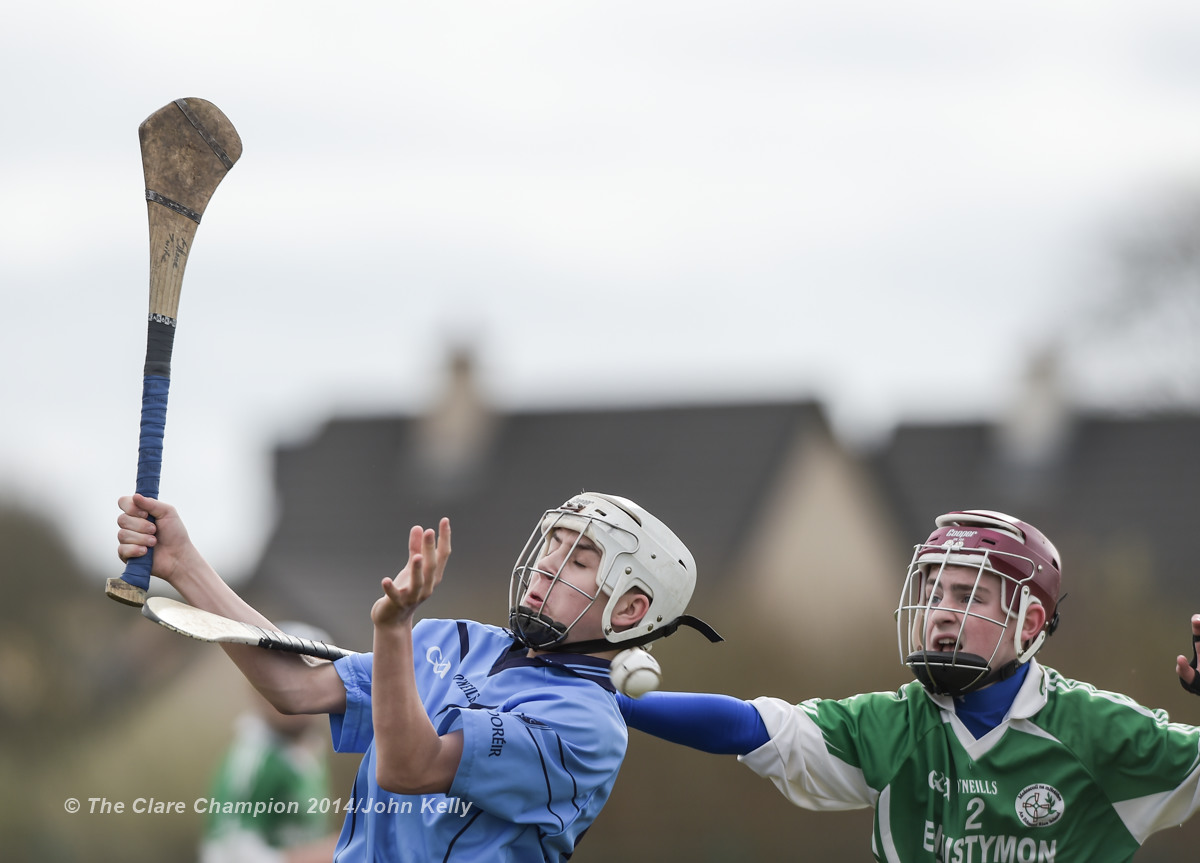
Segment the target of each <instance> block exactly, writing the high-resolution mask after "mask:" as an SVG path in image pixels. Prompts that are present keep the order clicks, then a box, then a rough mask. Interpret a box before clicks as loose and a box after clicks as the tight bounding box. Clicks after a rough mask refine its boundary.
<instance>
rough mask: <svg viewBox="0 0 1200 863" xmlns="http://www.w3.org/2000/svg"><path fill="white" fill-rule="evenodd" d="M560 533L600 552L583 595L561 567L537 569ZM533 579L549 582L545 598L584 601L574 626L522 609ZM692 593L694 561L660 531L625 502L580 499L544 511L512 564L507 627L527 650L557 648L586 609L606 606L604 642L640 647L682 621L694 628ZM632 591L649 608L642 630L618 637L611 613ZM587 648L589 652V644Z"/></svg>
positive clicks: (591, 495) (594, 496)
mask: <svg viewBox="0 0 1200 863" xmlns="http://www.w3.org/2000/svg"><path fill="white" fill-rule="evenodd" d="M558 529H565V530H570V531H574V532H575V533H576V534H577V535H578V536H577V537H576V539H575V544H576V545H578V544H579V542H581V541H582V538H583V537H586V538H587V539H588V540H589V541H591V542H592V543H594V544H595V546H596V547H597V549H598V550H599V552H600V565H599V567H598V569H597V572H596V584H595V586H594V588H591V589H589V590H588V591H583V590H580V589H579V588H578V587H575V586H574V585H572V584H570V583H569V582H567V581H566V580H565V579H563V578H562V577H561V576H562V568H561V567H560V569H559V571H557V572H546V571H544V570H540V569H538V563H539V561H540V560H542V559H543V558H544V557H545V555H546V551H545V550H546V543H547V542H548V541H549V540H550V538H551V536H552V535H553V533H554V531H556V530H558ZM573 553H574V548H572V549H571V550H570V553H568V554H567V556H566V558H565V559H568V560H569V559H570V557H571V554H573ZM535 575H541V576H542V577H544V578H548V579H550V586H549V588H548V590H547V595H546V597H545V598H544V599H548V598H549V594H550V592H552V591H560V592H561V591H566V590H574V591H576V592H579V593H583V594H584V595H585V596H586V597H587V599H588V603H587V605H586V606H585V608H584V610H583V611H582V612H580V613H579V615H577V616H576V617H575V619H574V620H570V621H555V620H551V619H550V618H549V617H547V616H546V615H543V614H541V613H540V612H536V611H534V610H532V609H530V608H527V607H524V606H521V605H520V600H521V599H522V597H524V596H525V594H526V593H527V591H528V589H529V585H530V583H531V582H532V580H533V577H534V576H535ZM695 586H696V561H695V559H694V558H693V557H692V554H691V552H690V551H688V549H687V546H685V545H684V544H683V542H682V541H680V539H679V537H677V536H676V535H675V534H674V533H673V532H672V531H671V530H670V529H669V528H668V527H667V526H666V525H665V524H663V523H662V522H661V521H659V520H658V519H657V518H655V517H654V516H653V515H651V514H650V513H648V512H647V511H646V510H644V509H642V508H641V507H640V506H638V505H637V504H636V503H634V502H633V501H631V500H628V499H626V498H623V497H617V496H616V495H610V494H600V493H596V492H583V493H582V494H578V495H576V496H575V497H573V498H571V499H570V500H568V501H567V502H566V503H564V504H563V505H562V506H559V507H556V508H555V509H550V510H547V511H546V512H545V513H544V514H543V515H542V517H541V519H539V521H538V525H537V527H536V528H535V529H534V531H533V534H532V535H531V536H530V538H529V541H528V542H527V543H526V544H525V548H524V549H523V550H522V552H521V554H520V556H519V557H518V558H517V562H516V564H515V565H514V567H513V572H512V579H511V581H510V583H509V626H510V627H511V628H512V630H513V632H514V634H515V635H516V636H517V638H518V639H519V640H520V641H521V642H522V643H524V644H526V645H527V646H529V647H533V648H536V649H541V650H546V649H555V647H556V646H557V645H560V644H562V642H563V641H564V640H565V639H566V638H567V637H568V635H569V634H570V632H571V628H572V627H573V626H574V625H575V624H576V623H577V622H578V621H579V620H580V618H582V617H583V615H584V613H586V611H587V609H588V608H591V607H592V606H593V605H594V604H595V603H596V602H599V601H603V602H604V603H605V607H604V614H603V619H602V627H603V642H602V643H603V644H611V645H618V644H622V643H626V642H634V641H635V640H636V641H637V643H645V642H646V641H649V640H652V639H653V638H656V637H661V636H662V635H667V634H670V632H673V631H674V629H675V628H677V626H678V625H679V623H681V622H682V623H689V625H694V624H693V623H690V622H691V621H693V620H694V619H693V618H689V617H688V616H687V615H685V614H684V611H685V610H686V608H687V604H688V602H689V601H690V600H691V598H692V591H693V590H694V589H695ZM589 587H590V586H589ZM634 589H637V590H640V591H642V592H643V593H645V594H646V596H647V597H648V598H649V600H650V605H649V608H648V610H647V612H646V614H645V615H644V616H643V618H642V620H641V622H640V623H638V624H637V625H635V626H633V627H630V628H628V629H624V630H618V629H616V628H615V627H614V626H613V623H612V614H613V610H614V609H615V608H616V606H617V603H618V601H619V600H620V598H621V597H622V596H623V595H625V594H626V593H628V592H629V591H630V590H634ZM602 597H603V599H602ZM697 628H699V627H697ZM701 631H703V630H701ZM713 635H715V633H713ZM717 638H718V639H719V636H717ZM588 644H589V648H590V649H594V647H593V646H592V645H591V642H589V643H588Z"/></svg>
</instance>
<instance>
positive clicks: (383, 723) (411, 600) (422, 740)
mask: <svg viewBox="0 0 1200 863" xmlns="http://www.w3.org/2000/svg"><path fill="white" fill-rule="evenodd" d="M449 557H450V520H449V519H447V518H443V519H442V520H441V523H440V524H439V525H438V532H437V534H434V532H433V530H424V529H422V528H421V527H413V528H412V530H411V531H410V532H409V537H408V564H407V565H406V566H405V567H404V569H403V570H401V571H400V573H399V574H398V575H397V576H396V577H395V578H394V579H393V578H385V579H384V580H383V583H382V587H383V594H384V595H383V596H381V597H380V598H379V599H378V600H376V601H375V605H374V606H373V607H372V609H371V621H372V622H373V623H374V624H375V647H374V654H375V655H374V665H375V671H374V682H373V686H374V693H373V697H372V699H371V719H372V722H373V724H374V726H375V748H376V755H377V759H376V781H377V782H378V783H379V787H380V788H382V789H383V790H385V791H391V792H394V793H398V794H425V793H431V792H439V793H442V792H446V791H448V790H449V789H450V783H451V782H453V781H454V774H455V773H456V772H457V771H458V764H459V760H460V759H461V757H462V745H463V744H462V734H461V733H460V732H452V733H450V734H447V735H445V736H444V737H441V736H439V735H438V733H437V731H436V729H434V727H433V723H432V722H431V721H430V719H429V716H428V714H426V712H425V707H424V705H423V704H422V703H421V696H420V693H419V692H418V690H417V681H416V676H415V674H414V671H413V643H412V627H413V615H414V614H415V613H416V610H417V608H418V607H419V606H420V605H421V603H422V602H424V601H425V600H426V599H428V598H429V597H430V596H432V595H433V591H434V590H435V589H436V588H437V586H438V584H439V583H440V582H441V580H442V575H443V573H444V572H445V569H446V561H447V560H448V559H449Z"/></svg>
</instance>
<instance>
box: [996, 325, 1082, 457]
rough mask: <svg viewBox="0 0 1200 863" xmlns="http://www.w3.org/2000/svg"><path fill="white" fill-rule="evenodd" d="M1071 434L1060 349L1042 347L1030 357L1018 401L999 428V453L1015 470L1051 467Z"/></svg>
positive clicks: (1011, 407)
mask: <svg viewBox="0 0 1200 863" xmlns="http://www.w3.org/2000/svg"><path fill="white" fill-rule="evenodd" d="M1070 432H1071V408H1070V405H1069V404H1068V403H1067V399H1066V397H1065V395H1064V393H1063V386H1062V363H1061V360H1060V357H1059V354H1058V351H1057V350H1055V349H1054V348H1053V347H1047V348H1043V349H1042V350H1039V351H1038V352H1037V353H1035V354H1034V355H1033V356H1032V357H1031V358H1030V360H1029V363H1028V364H1027V366H1026V368H1025V375H1024V380H1023V382H1022V385H1021V389H1020V391H1019V392H1018V394H1017V398H1016V401H1015V402H1014V403H1013V404H1012V405H1011V406H1010V407H1009V410H1008V413H1007V415H1006V416H1005V417H1004V418H1003V419H1002V420H1001V422H1000V426H999V428H998V429H997V443H998V445H999V447H1000V454H1001V455H1002V456H1003V459H1004V461H1005V463H1007V464H1008V465H1010V466H1013V467H1016V468H1024V469H1031V470H1039V469H1041V468H1046V467H1050V466H1052V465H1053V464H1055V463H1056V462H1057V461H1058V460H1059V458H1060V456H1061V455H1062V454H1063V451H1064V450H1065V449H1066V446H1067V443H1068V441H1069V438H1070Z"/></svg>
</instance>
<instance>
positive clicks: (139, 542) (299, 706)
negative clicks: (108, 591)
mask: <svg viewBox="0 0 1200 863" xmlns="http://www.w3.org/2000/svg"><path fill="white" fill-rule="evenodd" d="M117 503H118V506H119V507H120V509H121V514H120V515H119V516H118V517H117V526H118V528H119V529H118V531H117V543H118V545H117V554H118V555H119V556H120V558H121V560H123V561H127V560H130V559H133V558H137V557H141V556H143V555H145V554H146V550H147V549H148V548H153V549H154V550H155V553H154V561H153V569H152V574H153V575H154V576H156V577H158V578H161V579H163V580H164V581H166V582H167V583H168V584H170V585H171V586H172V587H173V588H175V589H176V590H177V591H179V593H180V594H181V595H182V596H183V598H184V599H186V600H187V601H188V603H190V604H191V605H192V606H194V607H196V608H200V609H203V610H204V611H211V612H213V613H215V614H219V615H222V616H223V617H229V618H232V619H234V620H240V621H243V622H245V623H252V624H254V625H256V626H262V627H265V628H268V629H274V628H275V627H274V625H273V624H272V623H271V621H269V620H268V619H267V618H266V617H264V616H263V615H261V614H259V613H258V612H257V611H256V610H255V609H254V608H253V607H252V606H251V605H250V604H249V603H247V602H246V601H245V600H244V599H242V598H241V597H240V596H238V595H237V593H236V592H235V591H234V590H233V588H231V587H230V586H229V585H228V584H226V583H225V581H224V579H222V578H221V576H220V575H219V574H218V573H217V571H216V570H215V569H213V568H212V566H211V565H210V564H209V563H208V561H207V560H205V559H204V556H203V555H201V554H200V552H199V550H198V549H197V548H196V546H195V545H194V544H193V543H192V540H191V537H189V536H188V532H187V528H186V527H185V526H184V523H183V520H182V519H181V518H180V517H179V513H178V512H177V511H176V509H175V507H173V506H171V505H169V504H166V503H163V502H162V501H160V500H155V499H153V498H148V497H144V496H142V495H140V494H135V495H131V496H127V497H122V498H121V499H120V500H119V501H118V502H117ZM150 516H153V517H154V521H151V520H150ZM221 646H222V648H223V649H224V650H225V652H226V653H227V654H228V655H229V658H230V659H232V660H233V661H234V663H235V664H236V665H237V667H238V669H239V670H240V671H241V672H242V674H243V675H244V676H245V677H246V679H247V680H249V681H250V683H251V684H252V685H253V686H254V688H255V689H257V690H258V691H259V692H261V693H262V694H263V696H264V697H265V698H266V699H267V700H268V701H269V702H270V703H271V704H272V705H273V706H274V707H275V708H276V709H277V710H279V711H280V712H282V713H340V712H341V711H343V710H344V709H345V704H346V690H345V687H344V686H343V685H342V682H341V679H340V678H339V677H338V675H337V672H336V671H334V669H333V666H332V665H331V664H330V663H328V662H319V661H316V660H308V659H305V658H304V657H302V656H297V655H295V654H288V653H280V652H277V651H270V650H260V649H259V648H257V647H249V646H246V645H236V644H222V645H221Z"/></svg>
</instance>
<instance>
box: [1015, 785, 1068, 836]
mask: <svg viewBox="0 0 1200 863" xmlns="http://www.w3.org/2000/svg"><path fill="white" fill-rule="evenodd" d="M1064 808H1065V804H1064V803H1063V796H1062V795H1061V794H1059V793H1058V789H1057V788H1055V787H1054V786H1053V785H1042V784H1040V783H1039V784H1037V785H1027V786H1025V788H1023V789H1021V793H1020V794H1018V795H1017V817H1018V818H1020V819H1021V823H1022V824H1024V825H1025V826H1026V827H1049V826H1050V825H1051V824H1053V823H1054V822H1055V821H1057V820H1058V819H1059V818H1062V814H1063V809H1064Z"/></svg>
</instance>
